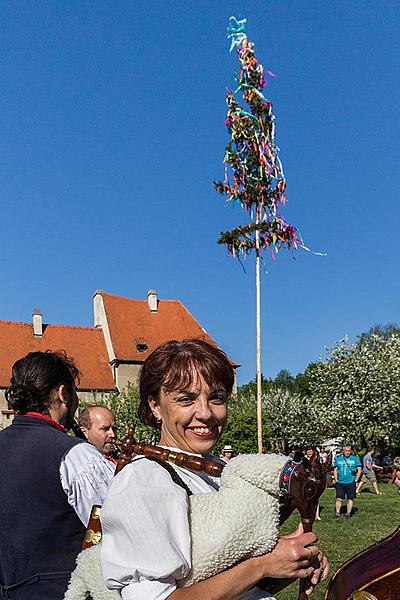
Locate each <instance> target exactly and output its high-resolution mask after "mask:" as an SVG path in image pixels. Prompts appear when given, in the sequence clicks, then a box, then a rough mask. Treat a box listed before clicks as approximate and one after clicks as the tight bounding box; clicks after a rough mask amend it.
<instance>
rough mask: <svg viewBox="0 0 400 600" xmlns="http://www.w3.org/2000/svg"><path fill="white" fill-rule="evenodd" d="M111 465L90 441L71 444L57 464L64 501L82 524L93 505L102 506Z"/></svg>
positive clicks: (108, 483)
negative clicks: (65, 498) (65, 499)
mask: <svg viewBox="0 0 400 600" xmlns="http://www.w3.org/2000/svg"><path fill="white" fill-rule="evenodd" d="M114 471H115V464H114V463H112V462H111V461H109V460H107V459H106V458H104V456H103V455H102V454H101V452H99V451H98V450H97V448H95V446H92V445H91V444H87V443H85V442H83V443H82V444H77V445H76V446H73V448H71V450H69V452H67V454H66V455H65V456H64V458H63V459H62V461H61V463H60V480H61V486H62V488H63V490H64V492H65V493H66V494H67V498H68V502H69V504H70V505H71V506H72V508H73V509H74V510H75V512H76V514H77V515H78V517H79V518H80V520H81V521H82V523H83V524H84V525H87V524H88V521H89V517H90V511H91V510H92V506H93V505H94V504H99V505H100V506H102V505H103V502H104V499H105V497H106V495H107V492H108V488H109V486H110V484H111V480H112V478H113V476H114Z"/></svg>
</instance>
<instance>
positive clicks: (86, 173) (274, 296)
mask: <svg viewBox="0 0 400 600" xmlns="http://www.w3.org/2000/svg"><path fill="white" fill-rule="evenodd" d="M231 15H235V16H237V17H247V19H248V27H247V31H248V35H249V38H250V39H251V40H252V41H254V42H255V44H256V55H257V58H258V59H259V61H260V62H261V63H262V64H263V65H264V67H265V68H266V69H270V70H272V71H273V72H274V73H276V74H277V75H278V76H277V77H276V78H275V79H272V80H270V81H269V83H268V86H267V88H266V96H267V97H268V98H269V99H271V100H272V102H273V103H274V112H275V115H276V124H277V143H278V145H279V146H280V148H281V154H280V157H281V160H282V162H283V166H284V169H285V174H286V177H287V184H288V187H287V197H288V204H287V206H286V208H285V210H284V215H285V217H286V218H287V220H288V221H289V222H291V223H293V224H294V225H296V226H297V227H299V228H300V230H301V232H302V235H303V238H304V240H305V243H306V245H307V246H309V247H310V248H312V249H313V250H315V251H324V252H327V254H328V255H327V256H326V257H319V256H315V255H313V254H311V253H308V252H305V251H302V250H299V251H298V252H297V253H296V254H295V256H294V258H295V260H294V258H293V256H292V255H291V254H290V253H287V252H283V251H282V252H281V253H280V254H279V256H278V259H277V260H276V261H275V262H274V263H272V262H271V260H270V257H269V255H268V254H266V255H265V266H266V270H267V273H264V274H263V276H262V335H263V371H264V375H266V376H274V375H276V373H277V372H278V371H279V370H280V369H282V368H286V369H288V370H289V371H291V372H292V373H293V374H296V373H298V372H299V371H302V370H303V369H304V368H305V366H306V365H307V364H308V363H309V362H311V361H314V360H316V359H318V358H319V357H323V356H324V347H325V346H332V345H333V344H334V343H335V342H336V341H337V340H339V339H340V338H342V337H343V336H344V335H346V334H347V335H349V336H350V338H351V339H355V336H356V335H357V334H358V333H360V332H362V331H365V330H367V329H368V328H369V327H370V326H372V325H374V324H375V323H382V324H384V323H388V322H398V321H399V297H400V284H399V276H398V261H399V248H398V244H399V235H398V229H399V224H400V209H399V202H398V198H399V193H398V191H399V169H398V167H399V122H400V114H399V112H400V109H399V107H400V102H399V100H400V98H399V58H398V57H399V35H398V33H399V25H400V16H399V15H400V13H399V10H398V3H397V2H394V1H393V2H391V1H387V0H382V1H381V2H370V1H367V0H366V1H363V2H361V1H360V2H359V1H355V0H352V1H349V0H346V1H342V0H338V1H335V2H329V3H328V2H322V1H314V0H310V1H308V2H306V1H297V2H295V1H288V0H286V1H274V0H271V1H268V2H267V1H251V0H250V1H249V0H247V1H246V2H244V1H239V0H235V1H230V0H224V2H218V1H213V2H211V1H203V2H201V1H193V0H181V1H179V2H178V1H176V0H175V1H173V0H165V1H161V0H158V1H156V2H149V1H146V0H134V1H133V0H130V1H118V0H116V1H111V0H110V1H96V2H89V1H79V2H78V1H76V0H68V2H64V1H58V0H54V1H51V2H50V1H45V0H43V1H41V0H39V1H38V2H31V1H23V0H19V1H18V2H14V1H4V0H3V2H2V3H1V4H0V40H1V41H0V44H1V55H2V60H1V66H0V73H1V86H0V127H1V136H0V193H1V201H2V211H1V222H0V227H1V238H0V240H1V256H2V260H1V263H0V277H1V282H2V293H1V297H0V319H6V320H17V321H29V320H30V319H31V314H32V309H33V308H34V307H36V306H38V307H40V308H41V309H42V311H43V315H44V320H45V322H49V323H65V324H76V325H91V324H92V323H93V311H92V295H93V293H94V291H95V290H96V289H103V290H105V291H108V292H110V293H115V294H120V295H124V296H128V297H132V298H145V297H146V296H147V290H148V289H150V288H156V289H157V291H158V293H159V297H160V298H161V299H163V298H164V299H175V298H177V299H180V300H181V301H182V302H183V303H184V304H185V305H186V307H187V308H188V309H189V310H190V311H191V312H192V314H193V315H194V316H195V317H196V318H197V319H198V320H199V321H200V323H201V324H202V325H203V327H204V328H205V329H206V330H207V331H208V333H209V334H210V335H211V336H212V337H213V338H214V339H215V340H216V341H217V342H218V343H219V344H220V345H221V346H222V347H223V348H224V349H225V350H226V351H227V352H228V353H229V354H230V355H231V356H232V357H233V358H234V359H235V360H236V361H237V362H239V363H241V364H242V365H243V366H242V368H241V369H240V373H239V382H240V383H245V382H247V381H249V380H250V379H252V378H253V377H254V376H255V351H254V347H255V324H254V319H255V317H254V313H255V292H254V261H253V260H252V259H249V260H248V261H247V262H246V274H245V273H244V272H243V270H242V268H241V266H240V264H239V263H238V262H237V261H234V260H232V259H231V258H230V257H229V256H228V255H227V252H226V251H225V249H224V248H223V247H221V246H218V245H217V244H216V239H217V238H218V236H219V233H220V231H222V230H226V229H229V228H231V227H233V226H236V225H238V224H240V223H245V222H246V219H247V217H246V215H245V213H244V212H243V211H242V210H241V209H240V208H238V207H232V206H229V205H227V204H225V202H224V200H223V198H222V197H221V196H219V195H218V194H217V193H215V192H214V190H213V187H212V185H211V182H212V180H213V179H214V178H216V179H218V178H222V177H223V165H222V158H223V155H224V148H225V145H226V144H227V142H228V134H227V131H226V129H225V126H224V121H225V114H226V106H225V89H226V87H229V86H232V85H233V74H234V72H237V71H238V70H239V69H238V61H237V58H236V56H235V54H234V53H232V54H229V52H228V49H229V43H228V41H227V39H226V25H227V22H228V19H229V17H230V16H231Z"/></svg>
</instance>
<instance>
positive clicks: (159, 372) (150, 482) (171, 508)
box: [101, 340, 326, 600]
mask: <svg viewBox="0 0 400 600" xmlns="http://www.w3.org/2000/svg"><path fill="white" fill-rule="evenodd" d="M233 381H234V372H233V368H232V366H231V364H230V362H229V360H228V358H227V356H226V355H225V354H224V353H223V352H222V351H221V350H220V349H218V348H216V347H214V346H211V345H210V344H208V343H206V342H203V341H201V340H185V341H182V342H177V341H170V342H166V343H165V344H163V345H162V346H160V347H159V348H157V349H156V350H154V352H152V354H150V355H149V357H148V358H147V359H146V361H145V362H144V364H143V367H142V372H141V376H140V384H139V387H140V405H139V417H140V418H141V420H142V422H143V423H144V424H146V425H152V426H154V427H158V428H160V429H161V439H160V444H161V445H163V446H166V447H168V448H170V449H172V450H179V451H185V452H189V453H192V454H200V455H203V456H204V455H208V454H210V453H211V452H212V451H213V449H214V448H215V446H216V444H217V443H218V441H219V439H220V437H221V435H222V432H223V429H224V426H225V422H226V418H227V400H228V397H229V395H230V393H231V391H232V386H233ZM214 460H215V459H214ZM218 488H219V480H218V479H217V478H214V477H211V476H209V475H207V474H206V473H196V472H193V471H190V470H188V469H185V468H183V467H178V466H177V465H170V464H166V463H164V462H162V461H154V459H153V460H149V459H148V458H144V457H138V456H137V457H135V458H134V459H133V461H132V462H131V464H129V465H127V466H126V467H125V468H124V469H123V471H122V472H121V473H119V475H118V476H117V477H116V478H115V479H114V481H113V483H112V485H111V488H110V491H109V494H108V497H107V499H106V502H105V504H104V506H103V509H102V526H103V543H102V549H101V557H102V572H103V576H104V578H105V581H106V584H107V586H108V587H109V588H110V589H118V590H120V591H121V595H122V598H123V599H125V600H130V599H135V600H165V599H166V598H170V600H179V599H182V600H195V599H197V598H200V597H201V598H213V599H214V600H238V599H242V600H244V599H246V600H262V599H264V598H270V597H271V594H270V593H269V592H267V591H263V590H261V589H260V588H259V587H257V585H256V584H257V582H259V580H261V579H263V578H265V577H272V578H279V579H282V578H291V577H292V578H293V577H307V576H310V577H312V586H313V585H314V584H315V583H316V582H317V581H318V580H319V579H320V578H321V577H323V575H324V573H325V571H326V561H325V559H324V558H323V557H322V555H320V553H319V550H318V548H317V547H316V546H315V545H314V544H315V541H316V536H315V534H313V533H308V534H303V533H302V532H300V531H298V532H296V534H294V535H292V536H291V537H288V538H286V539H285V538H282V539H280V540H279V541H278V544H277V545H276V547H275V548H274V550H273V551H272V552H271V553H269V554H267V555H264V556H260V557H257V558H250V559H247V560H244V561H242V562H241V563H239V564H237V565H236V566H234V567H232V568H231V569H229V570H227V571H224V572H221V573H218V574H217V575H215V576H213V577H210V578H209V579H207V580H204V581H200V582H199V583H195V584H191V585H187V587H180V586H181V585H182V583H183V580H184V579H185V577H187V576H188V574H189V572H190V569H191V534H190V529H189V518H188V496H189V495H192V494H202V493H213V492H216V491H218ZM210 545H212V540H210ZM317 556H319V557H320V562H321V563H322V566H321V567H320V563H317V564H316V563H315V557H317ZM312 565H313V566H312Z"/></svg>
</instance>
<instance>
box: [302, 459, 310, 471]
mask: <svg viewBox="0 0 400 600" xmlns="http://www.w3.org/2000/svg"><path fill="white" fill-rule="evenodd" d="M301 464H302V465H303V467H304V470H305V471H307V472H310V471H311V463H310V461H309V460H308V458H307V456H303V458H302V459H301Z"/></svg>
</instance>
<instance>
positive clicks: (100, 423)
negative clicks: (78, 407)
mask: <svg viewBox="0 0 400 600" xmlns="http://www.w3.org/2000/svg"><path fill="white" fill-rule="evenodd" d="M78 423H79V427H80V428H81V430H82V432H83V434H84V435H85V437H86V439H87V441H88V442H89V443H90V444H93V446H95V447H96V448H97V450H98V451H99V452H101V453H102V454H103V456H105V457H106V458H109V459H110V460H114V462H116V460H115V457H113V452H114V450H115V446H114V445H113V442H114V440H115V437H116V431H117V427H116V424H115V418H114V415H113V413H112V411H111V410H110V409H109V408H107V407H106V406H99V405H96V404H93V405H92V406H88V407H87V408H85V409H84V410H82V412H81V413H80V415H79V419H78Z"/></svg>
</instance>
